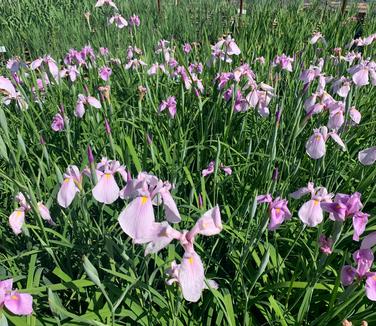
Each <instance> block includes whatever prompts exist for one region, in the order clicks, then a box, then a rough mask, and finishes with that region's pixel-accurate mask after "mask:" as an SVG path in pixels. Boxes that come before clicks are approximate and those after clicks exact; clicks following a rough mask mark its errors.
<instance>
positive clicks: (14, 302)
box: [0, 278, 33, 316]
mask: <svg viewBox="0 0 376 326" xmlns="http://www.w3.org/2000/svg"><path fill="white" fill-rule="evenodd" d="M12 287H13V279H11V278H10V279H7V280H4V281H0V308H2V307H3V306H4V307H5V308H7V310H8V311H10V312H11V313H13V314H15V315H21V316H23V315H31V314H32V313H33V297H32V296H31V295H30V294H29V293H19V292H18V291H16V290H13V289H12Z"/></svg>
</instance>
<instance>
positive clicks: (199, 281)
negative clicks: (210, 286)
mask: <svg viewBox="0 0 376 326" xmlns="http://www.w3.org/2000/svg"><path fill="white" fill-rule="evenodd" d="M204 280H205V274H204V266H203V265H202V261H201V258H200V256H199V255H197V253H196V252H194V251H193V252H186V253H185V254H184V256H183V261H182V263H181V265H180V270H179V283H180V286H181V289H182V292H183V297H184V299H185V300H187V301H191V302H197V301H198V300H199V299H200V296H201V292H202V290H203V289H204V285H205V283H204Z"/></svg>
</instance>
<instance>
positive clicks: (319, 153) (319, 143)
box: [305, 127, 346, 160]
mask: <svg viewBox="0 0 376 326" xmlns="http://www.w3.org/2000/svg"><path fill="white" fill-rule="evenodd" d="M329 137H331V138H332V139H333V140H334V141H335V142H336V143H337V144H338V145H339V146H340V147H341V148H342V150H343V151H345V150H346V145H345V144H344V142H343V141H342V139H341V138H340V137H339V135H338V134H337V133H336V132H335V131H332V132H329V133H328V128H327V127H321V128H319V129H314V133H313V135H312V136H311V137H310V138H309V139H308V141H307V143H306V146H305V147H306V152H307V154H308V156H309V157H311V158H313V159H314V160H317V159H319V158H321V157H323V156H324V155H325V154H326V144H325V143H326V141H327V140H328V138H329Z"/></svg>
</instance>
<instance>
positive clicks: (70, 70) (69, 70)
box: [59, 65, 80, 83]
mask: <svg viewBox="0 0 376 326" xmlns="http://www.w3.org/2000/svg"><path fill="white" fill-rule="evenodd" d="M79 74H80V72H79V71H78V69H77V67H76V65H73V66H70V65H67V67H66V68H63V69H62V70H60V72H59V75H60V77H61V78H64V77H66V76H69V79H70V80H71V82H72V83H73V82H74V81H76V79H77V76H78V75H79Z"/></svg>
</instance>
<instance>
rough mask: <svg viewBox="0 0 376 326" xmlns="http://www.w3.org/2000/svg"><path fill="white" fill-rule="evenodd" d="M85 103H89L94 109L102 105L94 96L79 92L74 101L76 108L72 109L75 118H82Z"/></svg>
mask: <svg viewBox="0 0 376 326" xmlns="http://www.w3.org/2000/svg"><path fill="white" fill-rule="evenodd" d="M85 105H90V106H92V107H94V108H96V109H100V108H101V107H102V105H101V102H99V101H98V100H97V99H96V98H95V97H93V96H90V95H89V96H85V95H82V94H79V95H78V99H77V103H76V109H75V111H74V115H75V116H76V117H77V118H82V117H83V116H84V114H85Z"/></svg>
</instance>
